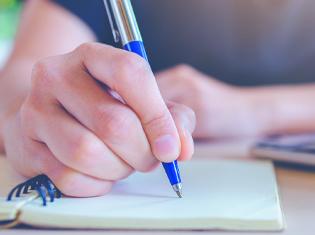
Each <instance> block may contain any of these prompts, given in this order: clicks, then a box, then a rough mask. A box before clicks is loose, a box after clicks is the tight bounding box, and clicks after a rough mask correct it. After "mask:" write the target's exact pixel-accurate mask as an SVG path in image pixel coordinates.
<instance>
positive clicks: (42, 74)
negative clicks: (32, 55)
mask: <svg viewBox="0 0 315 235" xmlns="http://www.w3.org/2000/svg"><path fill="white" fill-rule="evenodd" d="M54 81H55V76H54V75H53V73H52V69H51V65H50V62H49V59H43V60H40V61H38V62H36V63H35V65H34V66H33V70H32V87H36V88H38V87H40V88H46V87H47V88H48V87H51V86H52V84H53V82H54Z"/></svg>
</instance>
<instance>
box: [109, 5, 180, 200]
mask: <svg viewBox="0 0 315 235" xmlns="http://www.w3.org/2000/svg"><path fill="white" fill-rule="evenodd" d="M104 4H105V8H106V13H107V15H108V19H109V24H110V27H111V29H112V33H113V37H114V41H115V42H116V43H117V42H119V41H121V43H122V46H123V48H124V49H125V50H127V51H130V52H134V53H136V54H138V55H139V56H141V57H143V58H144V59H146V60H147V61H148V58H147V54H146V51H145V48H144V44H143V41H142V38H141V34H140V31H139V27H138V24H137V21H136V17H135V14H134V12H133V9H132V5H131V2H130V0H104ZM109 6H110V7H109ZM112 14H113V17H112ZM113 19H114V20H113ZM115 26H116V27H117V29H115ZM162 165H163V167H164V170H165V173H166V175H167V177H168V179H169V182H170V184H171V185H172V187H173V190H174V191H175V192H176V194H177V196H178V197H182V183H181V178H180V172H179V168H178V164H177V161H173V162H169V163H168V162H163V163H162Z"/></svg>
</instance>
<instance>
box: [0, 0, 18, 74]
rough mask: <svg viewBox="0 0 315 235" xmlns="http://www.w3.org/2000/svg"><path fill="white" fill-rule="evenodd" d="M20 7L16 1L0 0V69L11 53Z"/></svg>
mask: <svg viewBox="0 0 315 235" xmlns="http://www.w3.org/2000/svg"><path fill="white" fill-rule="evenodd" d="M21 5H22V3H21V1H18V0H0V68H1V67H2V66H3V64H4V63H5V60H6V58H7V56H8V54H9V53H10V51H11V48H12V43H13V39H14V36H15V32H16V28H17V24H18V21H19V14H20V10H21Z"/></svg>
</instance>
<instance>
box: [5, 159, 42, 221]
mask: <svg viewBox="0 0 315 235" xmlns="http://www.w3.org/2000/svg"><path fill="white" fill-rule="evenodd" d="M24 180H25V178H23V177H21V176H20V175H19V174H17V173H16V172H15V171H14V170H13V169H12V167H11V166H10V165H9V162H8V161H7V159H6V157H5V156H3V155H0V222H1V221H9V220H14V219H15V218H16V214H17V212H18V210H19V208H21V207H22V206H23V205H24V204H25V203H27V202H28V201H30V200H33V199H34V198H35V197H36V196H35V195H34V194H31V195H30V194H29V195H22V197H20V198H13V200H12V201H10V202H7V200H6V199H7V195H8V193H9V191H10V190H11V189H12V188H13V187H15V186H16V185H17V184H19V183H21V182H23V181H24Z"/></svg>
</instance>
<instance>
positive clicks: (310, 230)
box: [0, 141, 315, 235]
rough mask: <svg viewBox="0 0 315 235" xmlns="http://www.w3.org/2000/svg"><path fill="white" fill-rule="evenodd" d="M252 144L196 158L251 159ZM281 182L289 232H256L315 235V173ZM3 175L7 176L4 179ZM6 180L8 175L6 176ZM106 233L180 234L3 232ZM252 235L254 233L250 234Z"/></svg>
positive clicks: (293, 173) (30, 234)
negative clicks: (249, 151)
mask: <svg viewBox="0 0 315 235" xmlns="http://www.w3.org/2000/svg"><path fill="white" fill-rule="evenodd" d="M249 144H250V141H242V142H233V143H217V144H207V143H199V144H198V145H197V146H196V154H195V155H196V156H198V157H200V158H203V159H204V158H218V157H224V158H246V157H248V146H249ZM276 172H277V179H278V182H279V191H280V198H281V202H282V207H283V211H284V217H285V221H286V225H287V226H286V227H287V228H286V229H285V230H284V231H283V232H282V233H254V234H257V235H258V234H260V235H261V234H266V235H267V234H268V235H272V234H283V235H296V234H303V235H308V234H314V231H315V222H314V217H315V171H314V172H311V171H309V172H305V171H299V170H297V169H292V168H291V169H290V168H284V167H277V168H276ZM1 175H2V176H3V173H2V174H1V172H0V176H1ZM3 177H4V176H3ZM74 233H75V234H86V235H93V234H106V235H111V234H113V235H120V234H127V235H136V234H137V235H146V234H161V235H162V234H163V235H171V234H172V235H173V234H176V233H179V232H176V231H174V232H173V231H108V230H107V231H104V230H103V231H90V230H87V231H75V230H58V231H56V230H38V229H36V230H35V229H23V228H19V229H12V230H5V231H1V234H3V235H7V234H8V235H9V234H10V235H18V234H20V235H36V234H44V235H45V234H47V235H48V234H58V235H70V234H74ZM180 233H181V234H187V235H191V234H199V233H211V234H224V235H228V234H231V235H239V234H244V233H237V232H233V233H229V232H219V231H211V232H210V231H204V232H197V231H187V232H180ZM246 234H251V233H246Z"/></svg>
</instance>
